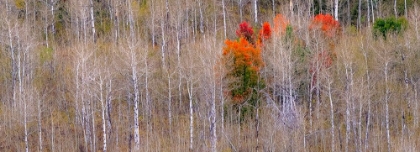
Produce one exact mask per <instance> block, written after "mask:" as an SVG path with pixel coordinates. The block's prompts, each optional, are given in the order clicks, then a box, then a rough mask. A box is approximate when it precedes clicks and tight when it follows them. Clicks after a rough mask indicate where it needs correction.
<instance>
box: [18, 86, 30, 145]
mask: <svg viewBox="0 0 420 152" xmlns="http://www.w3.org/2000/svg"><path fill="white" fill-rule="evenodd" d="M22 95H23V94H20V97H19V98H22V97H21V96H22ZM26 102H27V101H26V100H25V101H23V106H24V107H23V108H24V109H23V111H24V112H23V114H24V120H23V123H24V127H25V151H26V152H29V143H28V125H27V122H28V120H27V119H28V118H27V113H26V112H27V105H26Z"/></svg>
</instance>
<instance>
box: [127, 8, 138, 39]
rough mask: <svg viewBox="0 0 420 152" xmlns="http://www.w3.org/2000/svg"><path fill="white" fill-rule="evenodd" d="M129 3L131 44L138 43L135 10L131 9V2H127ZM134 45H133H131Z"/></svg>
mask: <svg viewBox="0 0 420 152" xmlns="http://www.w3.org/2000/svg"><path fill="white" fill-rule="evenodd" d="M127 3H128V9H129V10H128V11H129V12H128V13H129V14H128V20H129V26H130V43H135V42H136V37H135V35H134V34H135V30H134V17H133V8H132V7H131V0H130V1H128V2H127ZM131 45H132V44H131Z"/></svg>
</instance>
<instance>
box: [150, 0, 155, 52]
mask: <svg viewBox="0 0 420 152" xmlns="http://www.w3.org/2000/svg"><path fill="white" fill-rule="evenodd" d="M150 3H151V6H150V7H151V12H150V14H151V17H152V18H151V20H152V45H153V48H154V47H155V44H156V40H155V3H154V0H151V2H150Z"/></svg>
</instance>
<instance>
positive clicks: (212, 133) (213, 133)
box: [210, 76, 217, 152]
mask: <svg viewBox="0 0 420 152" xmlns="http://www.w3.org/2000/svg"><path fill="white" fill-rule="evenodd" d="M212 77H213V78H212V100H211V103H210V108H211V109H210V138H211V139H210V140H211V141H210V145H211V151H212V152H216V151H217V149H216V144H217V136H216V80H215V77H214V76H212Z"/></svg>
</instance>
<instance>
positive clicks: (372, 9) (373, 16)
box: [370, 0, 375, 23]
mask: <svg viewBox="0 0 420 152" xmlns="http://www.w3.org/2000/svg"><path fill="white" fill-rule="evenodd" d="M370 6H371V7H370V8H371V12H372V23H375V9H374V7H373V0H370Z"/></svg>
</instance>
